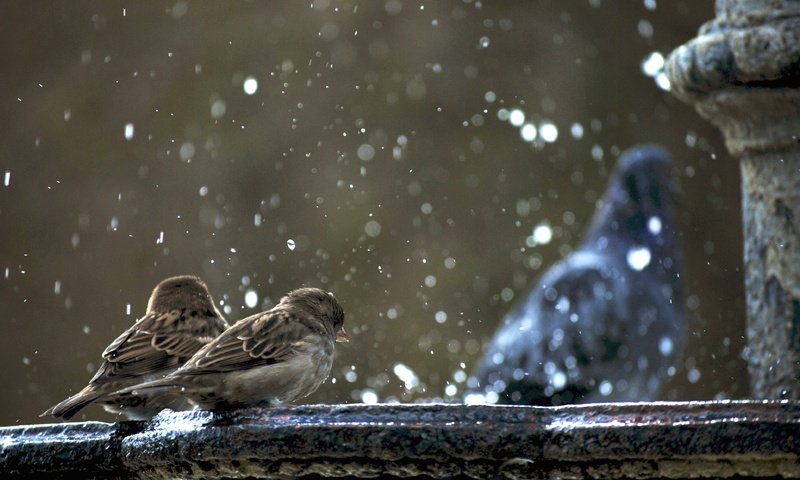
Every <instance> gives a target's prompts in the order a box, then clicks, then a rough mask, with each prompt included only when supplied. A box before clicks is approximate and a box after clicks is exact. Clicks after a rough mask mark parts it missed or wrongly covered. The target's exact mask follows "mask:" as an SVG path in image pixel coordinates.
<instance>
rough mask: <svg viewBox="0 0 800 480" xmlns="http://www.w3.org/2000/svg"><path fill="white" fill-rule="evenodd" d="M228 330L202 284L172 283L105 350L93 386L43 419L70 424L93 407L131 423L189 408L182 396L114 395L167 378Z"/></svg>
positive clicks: (190, 280) (159, 290) (168, 281)
mask: <svg viewBox="0 0 800 480" xmlns="http://www.w3.org/2000/svg"><path fill="white" fill-rule="evenodd" d="M227 327H228V324H227V322H225V319H224V318H223V317H222V315H221V314H220V312H219V311H218V310H217V309H216V307H215V306H214V300H213V299H212V298H211V294H210V293H209V292H208V288H207V287H206V284H205V283H203V281H202V280H200V279H199V278H197V277H193V276H188V275H186V276H179V277H172V278H167V279H166V280H164V281H162V282H161V283H159V284H158V285H157V286H156V288H155V289H154V290H153V293H152V294H151V295H150V300H149V301H148V303H147V312H146V313H145V315H144V316H143V317H142V318H140V319H139V320H137V321H136V323H134V324H133V326H131V327H130V328H129V329H127V330H126V331H125V332H123V333H122V334H121V335H120V336H119V337H117V339H116V340H114V341H113V342H111V345H109V346H108V347H107V348H106V349H105V350H104V351H103V363H102V364H101V365H100V368H99V369H98V370H97V373H95V375H94V377H92V379H91V380H90V381H89V384H88V385H87V386H86V387H85V388H84V389H83V390H81V391H80V392H78V393H77V394H75V395H73V396H71V397H69V398H67V399H66V400H64V401H62V402H61V403H59V404H58V405H55V406H54V407H52V408H50V409H49V410H47V411H46V412H44V413H43V414H42V416H45V415H52V416H54V417H61V418H64V419H69V418H71V417H72V416H73V415H75V414H76V413H78V411H80V410H81V409H82V408H84V407H85V406H87V405H88V404H90V403H92V402H94V403H97V404H100V405H102V406H103V408H105V409H106V410H107V411H109V412H112V413H124V414H126V415H127V416H128V417H129V418H131V419H146V418H149V417H152V416H153V415H155V414H156V413H158V412H159V411H160V410H162V409H163V408H167V407H169V408H173V409H181V408H184V407H185V405H184V404H185V403H186V400H185V399H183V398H180V397H161V398H159V399H152V401H144V400H143V399H139V398H135V397H126V398H124V399H122V398H119V397H117V396H116V395H113V392H115V391H117V390H120V389H122V388H125V387H128V386H131V385H135V384H138V383H141V382H144V381H149V380H156V379H159V378H162V377H163V376H164V375H166V374H168V373H170V372H172V371H174V370H175V369H177V368H178V367H180V366H181V365H183V364H184V363H185V362H186V361H187V360H188V359H189V358H190V357H191V356H192V355H194V354H195V353H196V352H197V351H198V350H200V349H201V348H202V347H203V346H204V345H206V344H207V343H208V342H210V341H211V340H212V339H213V338H215V337H216V336H218V335H219V334H220V333H222V332H223V331H224V330H225V329H226V328H227Z"/></svg>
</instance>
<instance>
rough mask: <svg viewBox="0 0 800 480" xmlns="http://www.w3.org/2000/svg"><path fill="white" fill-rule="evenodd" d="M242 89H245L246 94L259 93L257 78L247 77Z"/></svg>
mask: <svg viewBox="0 0 800 480" xmlns="http://www.w3.org/2000/svg"><path fill="white" fill-rule="evenodd" d="M242 88H243V89H244V93H245V94H247V95H253V94H254V93H256V92H257V91H258V80H256V77H252V76H250V77H247V78H245V79H244V83H243V84H242Z"/></svg>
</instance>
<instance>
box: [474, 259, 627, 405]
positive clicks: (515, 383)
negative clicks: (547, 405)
mask: <svg viewBox="0 0 800 480" xmlns="http://www.w3.org/2000/svg"><path fill="white" fill-rule="evenodd" d="M626 273H627V272H625V271H624V270H623V269H622V268H619V267H618V266H617V265H616V264H615V262H613V261H612V260H611V258H609V257H607V256H604V255H599V254H596V253H592V252H582V251H578V252H575V253H574V254H573V255H571V256H570V257H569V258H568V259H567V260H565V261H564V262H561V263H559V264H557V265H555V266H554V267H553V268H552V269H551V270H550V271H548V272H547V274H545V276H544V277H543V278H542V280H541V282H540V283H539V284H538V285H537V286H536V287H535V289H534V291H533V292H531V293H530V294H529V296H528V298H527V300H526V301H525V302H523V303H522V304H520V305H519V306H518V307H517V308H516V309H515V310H513V311H512V312H511V313H509V315H508V316H507V317H506V320H505V322H504V323H505V325H504V326H503V327H502V328H501V329H500V331H499V332H498V334H497V336H496V337H495V339H494V341H493V342H492V344H491V345H490V347H489V350H488V353H487V355H486V357H485V360H484V365H483V366H482V368H481V373H480V375H479V377H482V379H483V381H484V382H487V381H488V382H490V383H491V382H494V381H498V380H500V381H502V382H503V383H504V385H505V392H506V394H507V395H511V394H513V390H514V389H515V388H516V389H520V390H521V394H518V395H517V397H520V396H521V398H523V399H527V400H528V402H529V403H539V402H544V401H545V400H546V399H544V398H539V397H551V396H552V395H553V394H554V393H558V392H560V391H567V390H568V391H570V392H571V396H572V397H580V396H583V395H585V394H586V392H587V391H589V390H591V389H593V388H595V384H596V380H597V379H596V375H595V373H596V372H597V371H602V368H603V365H605V364H607V363H608V362H612V361H615V360H616V359H617V358H618V356H619V355H620V348H621V347H622V346H623V345H624V339H625V336H626V331H625V325H626V322H625V320H624V319H625V317H626V316H627V315H628V312H626V311H625V309H626V308H627V304H628V300H627V298H625V297H626V296H627V295H629V293H628V292H629V286H628V285H626V283H627V281H628V275H627V274H626ZM522 390H524V391H522Z"/></svg>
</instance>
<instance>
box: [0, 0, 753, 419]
mask: <svg viewBox="0 0 800 480" xmlns="http://www.w3.org/2000/svg"><path fill="white" fill-rule="evenodd" d="M0 16H1V17H2V18H3V27H2V28H1V29H0V40H2V41H0V52H2V53H0V55H1V57H0V58H2V63H3V73H2V74H0V94H1V95H0V109H2V115H1V116H0V125H2V130H0V131H2V150H0V177H2V180H3V182H2V184H0V306H2V308H3V310H4V311H5V314H4V315H3V320H2V322H3V323H2V326H3V330H4V334H3V335H2V336H1V337H0V355H2V357H0V359H2V362H3V364H4V368H3V369H2V373H0V375H2V377H0V379H1V380H2V383H3V385H5V393H4V395H3V396H2V408H0V424H16V423H33V422H40V421H45V420H44V419H39V418H38V417H37V415H38V414H39V413H40V412H42V411H43V410H44V409H45V408H47V407H49V406H50V405H52V404H53V403H55V402H57V401H60V400H61V399H63V398H65V397H66V396H67V395H69V394H72V393H75V392H76V391H77V390H79V389H80V388H82V387H83V386H84V385H85V384H86V382H87V381H88V380H89V378H90V377H91V375H92V373H93V372H94V369H95V368H96V367H97V365H98V362H99V358H100V352H101V351H102V350H103V348H105V346H106V345H107V344H108V343H109V342H110V341H111V340H112V339H113V338H115V337H116V335H118V334H119V333H120V332H122V331H123V330H124V329H125V328H127V327H128V326H129V325H130V324H131V323H132V322H133V321H134V320H135V319H136V318H138V317H139V316H141V315H142V314H143V312H144V308H145V304H146V301H147V297H148V295H149V293H150V290H151V289H152V288H153V286H155V284H156V283H157V282H158V281H160V280H161V279H163V278H165V277H167V276H171V275H175V274H183V273H192V274H197V275H200V276H201V277H203V278H204V279H205V280H206V281H207V283H208V285H209V287H210V289H211V292H212V294H213V295H214V297H215V299H216V300H217V301H218V302H219V303H220V304H221V305H222V306H223V308H224V309H225V313H226V316H227V318H228V319H229V320H237V319H239V318H242V317H244V316H247V315H250V314H252V313H255V312H257V311H260V310H264V309H266V308H269V307H270V306H271V305H272V304H273V303H274V302H276V301H277V300H278V299H279V297H280V296H281V295H282V294H284V293H285V292H286V291H288V290H290V289H293V288H296V287H298V286H300V285H309V286H321V287H324V288H326V289H329V290H331V291H333V292H334V293H335V294H336V295H337V297H339V298H340V299H341V302H342V304H343V305H344V307H345V310H346V312H347V319H346V325H347V328H348V330H349V331H350V332H351V336H352V341H351V342H350V343H349V344H346V345H341V346H340V348H338V350H337V353H336V360H335V364H334V369H333V371H332V373H331V378H330V379H329V380H328V382H327V383H325V384H324V385H323V386H322V387H321V388H320V389H319V390H318V391H317V393H315V394H314V395H313V396H312V397H310V398H308V399H307V400H308V401H309V402H326V403H333V402H357V401H362V400H366V401H375V400H377V401H381V402H385V401H394V400H398V401H430V400H437V401H455V400H457V399H458V398H459V396H460V393H461V392H462V391H463V389H464V383H463V380H464V377H465V376H466V375H465V374H469V373H470V372H471V371H472V369H473V368H474V366H475V364H476V361H477V359H478V358H479V355H480V350H481V346H482V344H483V343H484V342H486V341H487V340H488V339H489V338H490V337H491V335H492V334H493V333H494V330H495V328H496V326H497V324H498V322H499V321H500V319H501V318H502V316H503V314H504V313H505V312H506V311H507V310H508V309H509V308H510V307H511V305H512V304H513V302H515V301H516V300H518V298H519V297H520V296H522V295H523V294H524V293H525V291H526V289H527V288H528V285H529V284H530V283H531V282H533V281H534V280H536V279H537V278H538V277H539V275H541V273H542V272H543V271H544V270H545V269H546V268H547V267H549V266H550V265H551V264H552V263H553V262H555V261H557V260H558V259H559V258H561V257H563V256H565V255H567V254H569V252H570V249H571V248H572V247H573V246H575V245H577V243H578V242H579V241H580V238H581V235H582V232H583V230H584V228H585V227H586V224H587V221H588V219H589V218H590V216H591V215H592V212H593V210H594V208H595V202H596V200H597V198H598V197H599V196H600V195H601V194H602V192H603V190H604V188H605V185H606V182H607V179H608V173H609V172H610V171H611V169H612V168H613V166H614V163H615V160H616V158H617V156H618V154H619V152H620V151H621V150H623V149H625V148H627V147H629V146H631V145H633V144H636V143H640V142H655V143H659V144H662V145H664V146H665V147H667V148H668V149H670V150H671V151H672V152H673V154H674V155H675V158H676V164H677V168H676V174H678V175H679V176H680V183H681V185H682V190H683V194H684V197H683V202H682V204H681V205H680V213H679V218H680V228H681V239H682V246H683V248H684V257H685V264H686V266H685V273H686V275H685V277H686V282H687V284H688V285H687V287H688V299H687V307H688V317H689V318H688V323H689V325H690V330H691V332H690V335H689V342H688V346H687V347H686V349H685V351H684V355H683V359H682V361H681V364H680V365H679V367H678V369H677V373H676V375H675V376H674V378H672V379H671V380H670V382H669V383H668V385H667V388H666V390H665V391H664V392H663V395H662V398H663V399H669V400H691V399H710V398H737V397H743V396H747V394H748V389H747V382H746V378H745V370H746V369H745V365H744V362H743V361H742V360H741V350H742V347H743V340H742V336H743V332H744V313H743V312H744V305H743V279H742V275H741V269H740V265H741V233H740V232H741V224H740V201H739V189H740V181H739V174H738V167H737V162H736V161H735V160H734V159H732V158H731V157H730V155H728V154H727V152H726V151H725V150H724V147H723V146H722V142H721V136H720V134H719V133H718V132H716V131H715V130H714V129H713V128H712V127H711V126H710V125H709V124H708V123H707V122H705V121H704V120H702V119H701V118H699V117H698V115H696V114H695V112H694V111H693V109H692V108H691V107H690V106H688V105H684V104H682V103H680V102H678V101H677V100H675V99H673V98H672V97H671V96H670V94H669V93H668V92H665V91H664V90H662V89H660V88H658V87H657V86H656V84H655V82H654V81H653V79H652V78H649V77H648V76H646V75H645V74H644V73H643V71H642V62H643V60H644V59H645V58H647V57H648V56H649V55H650V54H651V53H652V52H662V53H663V54H665V55H666V54H667V53H668V52H669V51H671V50H672V49H673V48H674V47H677V46H678V45H680V44H682V43H683V42H685V41H686V40H688V39H689V38H691V37H693V36H694V35H695V34H696V31H697V28H698V27H699V26H700V24H701V23H702V22H704V21H706V20H709V19H710V18H711V17H712V16H713V4H712V1H711V0H704V1H697V0H691V1H689V0H684V1H677V0H676V1H663V0H660V1H656V0H647V1H644V2H643V1H634V0H630V1H623V2H610V1H603V0H591V1H589V0H574V1H556V0H538V1H528V2H483V1H474V0H470V1H461V0H454V1H441V2H419V1H406V0H381V1H377V2H372V1H337V0H315V1H314V2H311V1H306V2H290V1H282V2H241V1H239V2H183V1H179V2H176V3H173V2H166V3H163V2H121V1H103V2H99V1H76V2H54V3H51V2H33V3H32V2H21V1H16V2H14V1H12V2H3V3H2V5H0ZM503 109H505V111H509V110H513V109H519V110H521V111H522V112H524V113H525V115H526V122H531V123H532V124H533V125H534V126H536V127H537V128H539V129H540V132H541V126H542V125H544V124H552V125H554V126H555V127H556V129H557V136H556V137H555V138H553V137H552V134H553V133H554V132H553V130H552V128H550V132H549V135H550V137H548V140H551V141H544V140H543V139H542V136H541V135H540V136H539V137H537V139H536V140H535V141H533V142H528V141H526V140H524V139H523V138H522V137H521V135H520V128H519V127H517V126H513V125H511V124H510V123H509V121H507V120H502V119H501V118H499V117H498V112H500V111H501V110H503ZM501 116H502V112H501ZM579 126H580V128H579ZM545 131H547V128H546V129H545ZM538 225H549V226H550V227H551V228H552V231H553V238H552V241H551V242H549V243H548V244H546V245H538V246H535V247H529V246H527V245H526V238H527V237H529V236H530V235H531V232H532V230H533V229H534V228H535V227H536V226H538ZM289 244H293V245H294V248H293V249H291V248H289ZM248 294H249V295H248ZM246 296H247V300H248V302H249V303H248V302H246V301H245V298H246ZM400 377H402V379H401V378H400ZM82 418H84V419H86V418H88V419H100V420H113V419H114V417H113V416H111V415H108V414H106V413H105V412H104V411H103V410H102V409H100V408H99V407H94V406H93V407H90V408H87V409H86V410H85V411H84V413H83V414H81V415H78V417H76V420H80V419H82Z"/></svg>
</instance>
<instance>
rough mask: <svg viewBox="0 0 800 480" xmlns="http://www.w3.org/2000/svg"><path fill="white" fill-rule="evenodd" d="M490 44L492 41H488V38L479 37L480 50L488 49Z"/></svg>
mask: <svg viewBox="0 0 800 480" xmlns="http://www.w3.org/2000/svg"><path fill="white" fill-rule="evenodd" d="M491 43H492V41H491V40H490V39H489V37H481V39H480V40H479V41H478V44H479V45H480V46H481V48H488V47H489V45H490V44H491Z"/></svg>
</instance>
